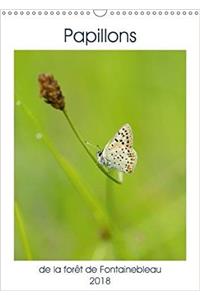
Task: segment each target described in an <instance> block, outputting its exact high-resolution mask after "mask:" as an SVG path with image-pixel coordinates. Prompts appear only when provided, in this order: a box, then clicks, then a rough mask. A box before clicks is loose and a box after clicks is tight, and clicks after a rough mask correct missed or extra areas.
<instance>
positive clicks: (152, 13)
mask: <svg viewBox="0 0 200 300" xmlns="http://www.w3.org/2000/svg"><path fill="white" fill-rule="evenodd" d="M133 14H134V15H198V14H199V12H198V11H197V10H196V11H191V10H190V11H185V10H184V11H180V10H177V11H174V10H171V11H168V10H165V11H161V10H159V11H156V10H153V11H150V10H147V11H144V10H141V11H137V10H136V11H128V12H127V11H122V12H120V11H116V12H114V11H111V12H110V15H133Z"/></svg>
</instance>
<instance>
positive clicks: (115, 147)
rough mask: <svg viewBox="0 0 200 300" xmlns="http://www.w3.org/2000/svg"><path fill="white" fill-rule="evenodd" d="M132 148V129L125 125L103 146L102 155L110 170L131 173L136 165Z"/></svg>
mask: <svg viewBox="0 0 200 300" xmlns="http://www.w3.org/2000/svg"><path fill="white" fill-rule="evenodd" d="M132 146H133V133H132V129H131V126H130V125H129V124H125V125H124V126H122V127H121V128H120V130H119V131H118V132H117V133H116V134H115V136H114V138H113V139H112V140H111V141H110V142H108V144H107V145H106V146H105V148H104V150H103V153H102V155H103V157H104V158H105V159H106V160H107V161H108V162H109V165H110V167H111V168H116V169H117V170H119V171H121V172H124V173H131V172H132V171H133V170H134V168H135V166H136V163H137V153H136V151H135V150H134V149H133V147H132Z"/></svg>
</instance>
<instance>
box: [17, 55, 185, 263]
mask: <svg viewBox="0 0 200 300" xmlns="http://www.w3.org/2000/svg"><path fill="white" fill-rule="evenodd" d="M185 69H186V53H185V51H21V50H20V51H15V103H17V104H19V103H20V102H21V103H24V104H25V105H26V106H27V107H28V109H29V110H30V111H31V112H32V114H33V115H34V116H35V117H36V118H37V119H38V121H39V122H40V124H41V125H42V128H43V129H44V130H45V132H46V134H47V135H48V136H49V138H50V140H51V142H52V144H53V145H54V146H55V147H56V148H57V150H58V151H59V152H60V153H61V154H62V155H63V156H64V157H65V158H66V159H67V160H68V161H69V162H70V163H71V164H72V166H73V167H74V169H75V170H76V172H77V173H78V174H79V176H81V178H82V179H83V183H84V184H85V186H86V188H88V189H89V190H90V191H92V193H93V194H94V195H95V196H96V198H97V199H98V201H99V204H100V205H101V206H103V207H104V206H105V205H106V203H105V201H107V200H106V181H108V179H107V178H106V177H105V176H104V174H102V172H101V171H100V170H99V169H98V168H97V167H96V166H95V165H94V163H93V162H92V161H91V159H90V158H89V156H88V155H87V153H86V152H85V151H84V149H83V148H82V147H81V145H80V143H79V142H78V141H77V139H76V137H75V136H74V134H73V132H72V130H71V128H70V127H69V124H68V123H67V122H66V119H65V118H64V116H63V113H62V112H61V111H58V110H55V109H53V108H52V107H51V106H49V105H46V104H45V103H44V101H43V100H42V99H41V98H40V96H39V85H38V81H37V78H38V75H39V74H40V73H51V74H53V75H54V77H55V78H56V79H57V80H58V82H59V84H60V86H61V88H62V92H63V94H64V95H65V99H66V109H67V111H68V112H69V114H70V116H71V118H72V120H73V122H74V124H75V126H76V128H77V130H78V131H79V132H80V134H81V136H82V137H83V139H85V140H88V141H89V142H91V143H93V144H95V145H97V144H98V145H100V147H102V148H103V147H104V146H105V144H106V143H107V142H108V140H109V139H111V138H112V137H113V135H114V134H115V133H116V132H117V130H118V129H119V128H120V127H121V126H122V125H123V124H124V123H130V125H131V126H132V128H133V131H134V137H135V138H134V148H135V150H136V151H137V153H138V164H137V166H136V169H135V172H134V174H131V175H125V176H124V183H123V184H122V185H117V184H115V183H114V184H112V201H111V202H110V203H109V205H110V208H109V209H110V210H111V211H112V212H111V213H112V218H113V221H114V222H115V223H116V224H117V226H118V228H119V233H120V235H121V236H122V238H123V247H126V249H127V253H126V254H125V255H124V257H123V259H132V260H184V259H186V241H185V239H186V220H185V206H186V191H185V189H186V188H185V180H186V178H185V176H186V174H185V142H186V137H185V134H186V132H185V125H186V124H185V122H186V120H185V113H186V111H185V109H186V107H185V105H186V104H185V97H186V70H185ZM37 133H38V132H37V130H36V128H35V126H34V124H33V122H32V120H31V119H30V118H29V116H28V115H27V114H26V113H25V112H24V110H23V109H22V107H21V106H20V105H15V201H17V203H18V207H19V209H20V217H19V216H18V218H16V216H15V259H17V260H22V259H27V255H26V252H27V251H26V249H25V248H26V247H25V246H24V243H25V244H26V243H29V247H30V251H31V252H32V259H36V260H67V259H69V260H72V259H74V260H76V259H77V260H78V259H80V260H90V259H119V258H120V257H117V256H116V254H115V252H114V250H113V245H112V241H110V240H107V241H106V240H103V239H102V238H101V236H100V234H99V225H98V224H97V223H96V221H95V219H94V216H93V214H92V213H91V210H90V209H89V207H88V206H87V205H86V203H85V201H84V199H83V198H82V196H81V195H80V193H79V192H78V191H77V190H76V189H75V188H74V186H73V185H72V183H71V181H70V180H69V178H68V177H66V175H65V173H64V172H63V170H62V169H61V168H60V166H59V165H58V163H57V162H56V161H55V159H54V157H53V156H52V154H51V153H50V151H49V149H48V147H47V146H46V145H45V144H44V142H43V141H42V139H41V140H38V139H37V138H36V134H37ZM90 150H91V152H93V153H94V154H95V152H96V150H95V149H93V148H90ZM23 231H24V232H23ZM25 235H27V237H26V238H25ZM24 239H25V240H26V239H27V240H28V242H27V241H25V242H24ZM119 247H120V244H119Z"/></svg>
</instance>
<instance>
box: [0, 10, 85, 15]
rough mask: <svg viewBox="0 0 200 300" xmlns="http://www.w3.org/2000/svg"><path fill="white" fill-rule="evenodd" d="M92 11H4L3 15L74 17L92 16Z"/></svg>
mask: <svg viewBox="0 0 200 300" xmlns="http://www.w3.org/2000/svg"><path fill="white" fill-rule="evenodd" d="M90 13H91V12H90V11H68V12H66V11H64V10H63V11H59V10H58V11H53V10H52V11H46V10H45V11H41V10H39V11H35V10H33V11H29V10H27V11H19V12H18V11H14V12H12V11H8V12H6V11H5V10H4V11H2V15H6V14H8V15H12V14H13V15H39V16H40V15H66V14H68V15H72V14H74V15H78V14H79V15H90Z"/></svg>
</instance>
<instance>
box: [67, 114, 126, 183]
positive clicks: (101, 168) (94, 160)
mask: <svg viewBox="0 0 200 300" xmlns="http://www.w3.org/2000/svg"><path fill="white" fill-rule="evenodd" d="M63 113H64V116H65V118H66V119H67V121H68V123H69V125H70V127H71V129H72V130H73V132H74V134H75V136H76V137H77V139H78V140H79V142H80V143H81V145H82V146H83V148H84V149H85V150H86V152H87V153H88V155H89V156H90V158H91V159H92V160H93V162H94V163H95V165H96V166H97V167H98V168H99V169H100V170H101V171H102V172H103V173H104V175H106V176H107V177H108V178H110V179H111V180H112V181H114V182H115V183H118V184H121V183H122V182H121V181H120V180H118V179H116V178H114V177H113V176H111V175H110V174H109V173H108V172H107V171H106V170H105V169H104V168H103V167H102V166H101V165H100V164H99V163H98V162H97V160H96V158H95V157H94V156H93V155H92V153H91V152H90V151H89V150H88V148H87V146H86V144H85V142H84V141H83V140H82V138H81V137H80V135H79V133H78V132H77V130H76V128H75V127H74V125H73V123H72V121H71V119H70V117H69V115H68V113H67V112H66V110H65V109H64V110H63Z"/></svg>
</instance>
